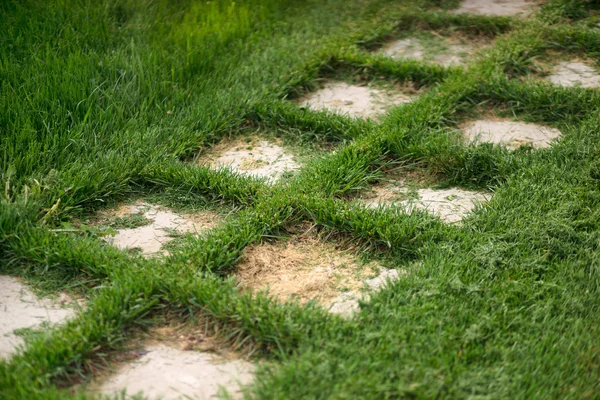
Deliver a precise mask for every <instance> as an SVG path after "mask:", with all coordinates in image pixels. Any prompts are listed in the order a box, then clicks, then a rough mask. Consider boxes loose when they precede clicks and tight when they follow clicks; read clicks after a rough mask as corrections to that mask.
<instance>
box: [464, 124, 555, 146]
mask: <svg viewBox="0 0 600 400" xmlns="http://www.w3.org/2000/svg"><path fill="white" fill-rule="evenodd" d="M460 128H461V129H462V131H463V133H464V135H465V137H466V138H467V139H468V140H469V142H471V143H483V142H487V143H497V144H502V145H505V146H506V147H507V148H509V149H511V150H514V149H516V148H518V147H520V146H525V145H527V146H533V147H534V148H546V147H550V145H551V144H552V141H553V140H554V139H557V138H559V137H560V135H561V133H560V131H559V130H558V129H555V128H550V127H547V126H543V125H538V124H532V123H527V122H517V121H494V120H477V121H469V122H466V123H464V124H462V125H461V126H460Z"/></svg>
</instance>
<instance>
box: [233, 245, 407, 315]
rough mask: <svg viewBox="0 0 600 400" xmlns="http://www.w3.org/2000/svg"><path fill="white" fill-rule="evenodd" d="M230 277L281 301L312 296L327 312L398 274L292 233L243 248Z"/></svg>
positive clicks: (347, 311) (346, 308)
mask: <svg viewBox="0 0 600 400" xmlns="http://www.w3.org/2000/svg"><path fill="white" fill-rule="evenodd" d="M373 275H376V277H375V278H371V279H369V277H370V276H373ZM236 277H237V278H238V282H239V283H240V286H241V287H243V288H247V289H251V290H268V291H269V295H270V296H272V297H274V298H276V299H278V300H280V301H282V302H283V301H287V300H298V301H299V302H301V303H306V302H308V301H310V300H316V301H318V302H319V303H320V304H321V305H322V306H323V307H325V308H327V309H329V310H330V311H331V312H332V313H336V314H343V315H351V314H352V313H353V312H354V311H356V310H358V299H360V298H361V295H360V293H361V292H362V291H365V290H367V291H369V290H371V291H373V290H379V289H381V288H382V287H383V284H384V283H385V282H387V280H388V279H397V278H398V277H399V274H398V272H397V271H396V270H387V269H385V268H381V267H380V266H378V265H375V263H369V264H366V265H361V264H360V263H359V262H358V261H357V258H356V256H355V254H353V253H351V252H350V251H344V250H339V249H337V248H336V247H335V245H333V244H332V243H330V242H323V241H320V240H319V239H318V238H315V237H314V236H313V235H307V236H303V235H298V236H295V237H293V238H291V239H290V240H289V241H286V242H284V241H279V242H276V243H274V244H270V243H264V244H260V245H255V246H251V247H249V248H247V249H246V250H245V254H244V256H243V257H242V259H241V261H240V262H239V263H238V265H237V267H236Z"/></svg>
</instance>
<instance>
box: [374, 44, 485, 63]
mask: <svg viewBox="0 0 600 400" xmlns="http://www.w3.org/2000/svg"><path fill="white" fill-rule="evenodd" d="M381 51H382V52H383V53H384V54H387V55H388V56H390V57H392V58H394V59H403V58H405V59H413V60H423V61H428V62H432V63H435V64H440V65H443V66H446V67H447V66H450V65H463V64H465V62H466V59H467V58H468V57H469V55H471V54H473V53H474V52H475V49H474V48H473V47H472V46H470V45H467V44H459V43H450V42H448V43H446V44H445V48H443V49H439V50H437V51H435V52H433V51H427V50H426V48H425V46H424V45H423V44H422V43H421V41H420V40H418V39H416V38H405V39H400V40H396V41H393V42H389V43H386V44H384V45H383V46H382V48H381Z"/></svg>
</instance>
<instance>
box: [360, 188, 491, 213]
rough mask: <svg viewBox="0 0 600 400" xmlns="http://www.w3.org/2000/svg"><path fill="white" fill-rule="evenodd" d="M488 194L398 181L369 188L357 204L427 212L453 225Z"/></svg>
mask: <svg viewBox="0 0 600 400" xmlns="http://www.w3.org/2000/svg"><path fill="white" fill-rule="evenodd" d="M490 198H491V195H490V194H488V193H484V192H477V191H471V190H464V189H459V188H450V189H429V188H422V189H414V190H413V189H410V188H409V187H408V186H406V184H405V183H404V182H402V181H397V182H390V183H388V184H386V185H381V186H377V187H375V188H373V193H372V194H371V195H370V196H367V197H366V198H363V199H362V200H361V202H362V203H363V204H364V205H365V206H367V207H372V208H375V207H389V206H395V207H397V206H400V207H403V208H405V209H406V211H407V212H411V210H415V209H418V210H423V211H427V212H429V213H431V214H433V215H435V216H438V217H439V218H440V219H441V220H442V221H444V222H446V223H457V222H460V221H461V220H462V219H463V218H465V217H466V216H467V215H469V213H470V212H471V211H472V210H473V209H474V208H475V207H476V206H477V205H478V204H482V203H485V202H486V201H488V200H489V199H490Z"/></svg>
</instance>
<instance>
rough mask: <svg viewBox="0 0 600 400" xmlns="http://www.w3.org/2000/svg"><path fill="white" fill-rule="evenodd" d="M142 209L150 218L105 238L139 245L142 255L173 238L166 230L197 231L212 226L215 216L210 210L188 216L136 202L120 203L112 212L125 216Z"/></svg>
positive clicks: (124, 244)
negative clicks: (146, 221)
mask: <svg viewBox="0 0 600 400" xmlns="http://www.w3.org/2000/svg"><path fill="white" fill-rule="evenodd" d="M137 213H143V215H144V217H146V218H147V219H149V220H150V221H151V222H150V224H148V225H145V226H140V227H138V228H125V229H119V230H118V233H117V235H115V236H113V237H109V238H107V239H106V240H107V242H109V243H110V244H112V245H113V246H116V247H118V248H120V249H134V248H137V249H140V250H141V251H142V254H143V255H145V256H151V255H155V254H159V253H164V252H162V251H161V248H162V246H163V245H164V244H165V243H167V242H169V241H171V240H173V238H172V237H171V235H170V232H172V231H174V232H177V233H180V234H184V233H200V232H202V231H206V230H208V229H210V228H212V227H213V226H214V225H215V221H218V220H219V216H218V215H216V214H214V213H209V212H201V213H197V214H193V215H192V216H191V217H183V216H180V215H178V214H175V213H173V212H171V211H169V210H166V209H164V208H162V207H158V206H156V205H153V204H148V203H144V202H139V203H137V204H134V205H127V206H123V207H121V208H120V209H118V210H117V211H116V212H115V215H114V216H127V215H132V214H137Z"/></svg>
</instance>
